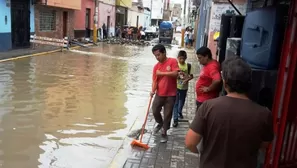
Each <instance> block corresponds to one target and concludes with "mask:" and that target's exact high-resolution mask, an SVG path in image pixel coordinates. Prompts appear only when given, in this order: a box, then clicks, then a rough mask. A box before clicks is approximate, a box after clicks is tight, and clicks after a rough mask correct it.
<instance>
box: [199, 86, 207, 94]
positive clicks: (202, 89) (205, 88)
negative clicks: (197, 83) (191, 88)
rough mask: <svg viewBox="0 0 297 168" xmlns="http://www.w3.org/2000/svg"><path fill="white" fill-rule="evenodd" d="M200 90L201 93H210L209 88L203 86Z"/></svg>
mask: <svg viewBox="0 0 297 168" xmlns="http://www.w3.org/2000/svg"><path fill="white" fill-rule="evenodd" d="M199 90H200V91H201V92H203V93H207V92H209V87H205V86H203V87H201V88H200V89H199Z"/></svg>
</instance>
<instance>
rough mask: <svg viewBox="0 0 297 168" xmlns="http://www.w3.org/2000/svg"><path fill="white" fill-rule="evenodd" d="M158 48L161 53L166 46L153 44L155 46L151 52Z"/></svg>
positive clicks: (164, 51)
mask: <svg viewBox="0 0 297 168" xmlns="http://www.w3.org/2000/svg"><path fill="white" fill-rule="evenodd" d="M158 50H159V52H160V53H163V54H165V53H166V48H165V46H164V45H162V44H157V45H155V46H154V47H153V48H152V52H155V51H158Z"/></svg>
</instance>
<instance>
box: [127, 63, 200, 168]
mask: <svg viewBox="0 0 297 168" xmlns="http://www.w3.org/2000/svg"><path fill="white" fill-rule="evenodd" d="M192 65H193V64H192ZM195 66H196V65H195ZM196 67H197V66H196ZM194 70H195V69H194ZM195 71H196V73H194V74H197V70H195ZM194 76H197V75H194ZM196 79H197V77H195V78H194V79H193V80H192V81H190V83H189V90H188V95H187V100H186V103H185V106H184V109H183V114H184V120H182V121H180V122H179V125H178V127H176V128H174V127H171V128H170V130H169V132H168V135H169V136H168V142H167V143H160V137H161V135H160V134H157V135H153V134H152V133H146V134H145V135H144V139H143V142H144V143H148V144H149V146H150V149H148V150H147V151H144V150H141V149H139V148H133V149H132V150H133V151H132V156H131V157H129V158H128V159H127V161H126V162H125V164H124V166H123V168H197V166H198V165H199V158H198V155H196V154H194V153H191V152H190V151H189V150H188V149H186V147H185V143H184V140H185V135H186V133H187V131H188V129H189V123H191V122H192V120H193V118H194V116H195V109H196V103H195V92H194V88H195V87H194V85H195V81H196ZM155 126H156V123H155V121H154V118H153V116H152V114H151V113H150V116H149V119H148V124H147V129H148V130H152V129H153V128H154V127H155Z"/></svg>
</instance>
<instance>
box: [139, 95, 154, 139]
mask: <svg viewBox="0 0 297 168" xmlns="http://www.w3.org/2000/svg"><path fill="white" fill-rule="evenodd" d="M152 99H153V96H150V101H149V104H148V107H147V110H146V116H145V120H144V123H143V125H142V129H141V135H140V142H142V137H143V133H144V128H145V125H146V122H147V117H148V114H149V111H150V108H151V104H152Z"/></svg>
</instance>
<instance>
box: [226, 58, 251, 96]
mask: <svg viewBox="0 0 297 168" xmlns="http://www.w3.org/2000/svg"><path fill="white" fill-rule="evenodd" d="M222 70H223V71H222V78H223V80H224V81H225V84H226V86H227V88H228V90H229V92H237V93H242V94H247V93H248V91H249V90H250V88H251V86H252V69H251V67H250V66H249V65H248V64H247V63H245V62H244V61H243V60H242V59H241V58H240V57H232V58H229V59H227V60H225V61H224V62H223V65H222Z"/></svg>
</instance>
